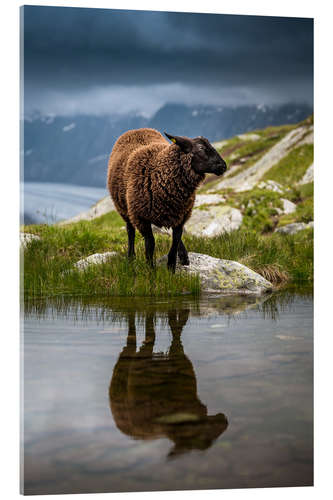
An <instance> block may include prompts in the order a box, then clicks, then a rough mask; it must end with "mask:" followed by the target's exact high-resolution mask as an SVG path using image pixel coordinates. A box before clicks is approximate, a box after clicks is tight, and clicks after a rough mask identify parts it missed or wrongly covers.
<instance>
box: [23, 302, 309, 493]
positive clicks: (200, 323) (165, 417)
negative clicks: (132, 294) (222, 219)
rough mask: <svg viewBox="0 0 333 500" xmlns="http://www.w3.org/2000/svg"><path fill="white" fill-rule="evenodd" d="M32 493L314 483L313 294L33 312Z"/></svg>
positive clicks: (29, 370)
mask: <svg viewBox="0 0 333 500" xmlns="http://www.w3.org/2000/svg"><path fill="white" fill-rule="evenodd" d="M22 319H23V321H24V343H23V351H24V356H23V357H24V370H23V372H24V394H23V401H24V415H23V416H22V429H23V436H22V438H23V439H22V441H23V443H24V450H23V451H22V459H24V460H23V461H22V463H23V466H22V488H23V489H24V492H25V494H56V493H89V492H118V491H154V490H173V489H174V490H181V489H210V488H250V487H274V486H307V485H312V484H313V301H312V297H311V296H309V295H304V294H303V295H297V294H288V293H281V294H278V295H274V296H272V297H270V298H265V299H261V300H259V299H254V298H239V297H238V298H237V297H236V298H231V297H229V298H221V297H220V298H218V297H215V298H214V297H204V298H201V299H197V300H195V299H186V298H184V299H180V298H177V299H172V300H171V299H170V300H156V299H149V298H146V299H136V298H133V299H125V298H123V299H121V298H115V299H98V298H97V299H95V300H94V301H92V300H90V301H85V300H83V299H82V300H74V299H73V300H71V299H67V300H65V299H58V300H57V301H53V302H44V301H36V302H27V303H26V304H25V308H24V317H23V318H22Z"/></svg>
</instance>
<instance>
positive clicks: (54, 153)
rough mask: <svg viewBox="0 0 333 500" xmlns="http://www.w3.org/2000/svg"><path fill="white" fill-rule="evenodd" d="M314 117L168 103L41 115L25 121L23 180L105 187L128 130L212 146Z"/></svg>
mask: <svg viewBox="0 0 333 500" xmlns="http://www.w3.org/2000/svg"><path fill="white" fill-rule="evenodd" d="M312 112H313V110H312V108H311V107H310V106H309V105H307V104H293V103H289V104H283V105H276V106H267V105H253V106H204V105H198V106H185V105H183V104H175V103H168V104H165V105H164V106H163V107H162V108H160V109H159V110H158V111H157V112H156V113H155V115H154V116H152V117H151V118H146V117H144V116H142V115H141V114H137V113H129V114H126V115H105V116H89V115H78V116H68V117H64V116H54V115H48V116H43V115H40V114H39V113H34V114H31V115H30V116H27V117H26V118H25V120H24V151H22V155H23V158H24V180H25V181H35V182H59V183H72V184H80V185H85V186H96V187H104V186H105V178H106V170H107V159H108V156H109V154H110V152H111V149H112V146H113V144H114V142H115V140H116V139H117V138H118V137H119V136H120V135H121V134H122V133H124V132H125V131H126V130H129V129H135V128H141V127H152V128H156V129H158V130H162V131H163V130H167V131H169V132H170V133H173V134H177V135H188V136H190V137H194V136H198V135H204V136H206V137H207V138H208V139H209V140H210V141H212V142H213V141H217V140H221V139H226V138H229V137H232V136H234V135H237V134H242V133H244V132H248V131H250V130H255V129H261V128H264V127H267V126H270V125H282V124H289V123H297V122H299V121H301V120H303V119H305V118H306V117H307V116H309V115H310V114H311V113H312Z"/></svg>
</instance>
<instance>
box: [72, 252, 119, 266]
mask: <svg viewBox="0 0 333 500" xmlns="http://www.w3.org/2000/svg"><path fill="white" fill-rule="evenodd" d="M116 255H118V253H117V252H105V253H94V254H92V255H89V256H88V257H85V258H84V259H81V260H79V261H78V262H76V264H74V267H76V268H77V269H80V270H84V269H87V267H89V266H91V265H92V264H104V263H105V262H108V261H109V260H110V259H112V258H113V257H115V256H116Z"/></svg>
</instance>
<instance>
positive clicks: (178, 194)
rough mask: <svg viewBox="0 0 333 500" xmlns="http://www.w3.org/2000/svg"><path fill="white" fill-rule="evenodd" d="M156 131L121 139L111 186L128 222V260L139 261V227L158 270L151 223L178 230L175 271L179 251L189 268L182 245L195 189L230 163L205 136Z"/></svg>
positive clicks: (171, 259) (172, 254)
mask: <svg viewBox="0 0 333 500" xmlns="http://www.w3.org/2000/svg"><path fill="white" fill-rule="evenodd" d="M165 135H166V137H167V138H168V139H170V140H171V144H170V143H169V142H168V141H167V140H166V139H165V138H164V137H163V136H162V134H161V133H160V132H158V131H157V130H154V129H149V128H142V129H138V130H129V131H127V132H125V133H124V134H123V135H121V136H120V137H119V139H118V140H117V141H116V143H115V145H114V147H113V150H112V153H111V155H110V159H109V163H108V174H107V185H108V189H109V191H110V195H111V197H112V199H113V202H114V204H115V207H116V209H117V211H118V212H119V214H120V215H121V217H122V218H123V219H124V220H125V222H126V227H127V233H128V257H129V258H133V257H135V250H134V240H135V230H136V229H137V230H138V231H139V232H140V233H141V234H142V236H143V237H144V240H145V253H146V260H147V262H148V263H149V264H150V265H151V266H153V258H154V249H155V240H154V236H153V232H152V228H151V225H152V224H154V225H155V226H157V227H166V228H172V244H171V248H170V251H169V253H168V268H169V270H171V271H172V272H175V268H176V259H177V253H178V256H179V260H180V263H181V264H182V265H189V258H188V253H187V250H186V248H185V245H184V243H183V242H182V239H181V238H182V233H183V227H184V224H185V222H186V221H187V220H188V219H189V217H190V215H191V212H192V208H193V205H194V200H195V190H196V189H197V187H198V186H199V184H200V183H201V182H202V181H203V179H204V177H205V174H206V173H213V174H215V175H222V174H223V173H224V172H225V171H226V168H227V166H226V163H225V161H224V160H223V159H222V158H221V156H220V155H219V154H218V152H217V151H216V150H215V149H214V148H213V146H212V145H211V144H210V143H209V141H208V140H207V139H205V138H204V137H196V138H195V139H190V138H188V137H182V136H173V135H169V134H167V133H166V132H165Z"/></svg>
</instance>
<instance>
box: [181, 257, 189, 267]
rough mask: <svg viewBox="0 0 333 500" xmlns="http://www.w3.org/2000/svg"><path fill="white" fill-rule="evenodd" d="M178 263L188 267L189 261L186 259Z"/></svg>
mask: <svg viewBox="0 0 333 500" xmlns="http://www.w3.org/2000/svg"><path fill="white" fill-rule="evenodd" d="M179 260H180V263H181V265H182V266H189V265H190V259H189V258H188V257H186V258H185V259H179Z"/></svg>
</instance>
